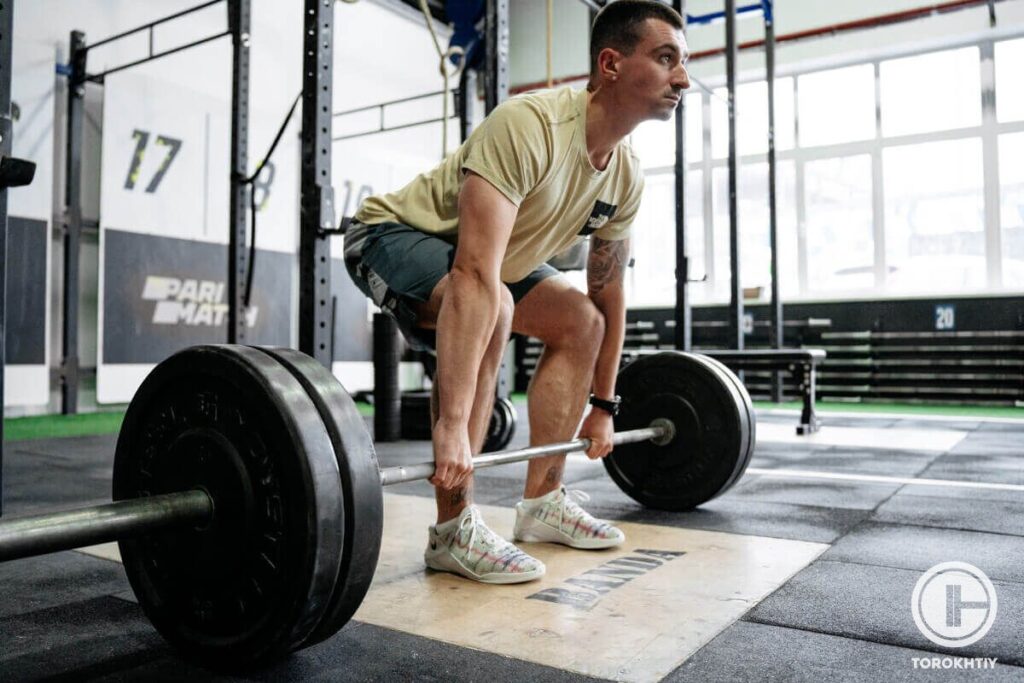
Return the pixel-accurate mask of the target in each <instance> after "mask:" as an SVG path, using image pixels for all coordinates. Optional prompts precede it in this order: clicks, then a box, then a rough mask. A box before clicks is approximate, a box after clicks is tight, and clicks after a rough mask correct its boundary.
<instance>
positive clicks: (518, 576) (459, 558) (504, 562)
mask: <svg viewBox="0 0 1024 683" xmlns="http://www.w3.org/2000/svg"><path fill="white" fill-rule="evenodd" d="M423 559H424V561H425V562H426V563H427V566H428V567H430V568H431V569H436V570H437V571H442V572H452V573H454V574H459V575H461V576H465V577H466V578H467V579H472V580H473V581H480V582H481V583H523V582H526V581H533V580H534V579H539V578H540V577H542V576H544V563H542V562H541V561H540V560H537V559H535V558H533V557H530V556H529V555H527V554H526V553H524V552H523V551H522V550H520V549H519V548H517V547H515V546H514V545H512V544H511V543H509V542H508V541H506V540H505V539H504V538H502V537H501V536H499V535H498V534H496V533H494V532H493V531H491V530H490V529H488V528H487V525H486V524H484V520H483V519H482V518H481V516H480V511H479V510H478V509H477V508H476V506H475V505H469V506H467V507H466V509H465V510H463V511H462V514H460V515H459V516H458V517H457V518H456V519H453V520H449V521H447V522H444V523H443V524H438V525H436V526H431V527H430V533H429V540H428V542H427V549H426V551H425V552H424V553H423Z"/></svg>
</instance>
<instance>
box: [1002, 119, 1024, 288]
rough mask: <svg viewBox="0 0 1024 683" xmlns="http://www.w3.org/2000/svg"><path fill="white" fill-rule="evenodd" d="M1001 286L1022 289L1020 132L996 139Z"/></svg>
mask: <svg viewBox="0 0 1024 683" xmlns="http://www.w3.org/2000/svg"><path fill="white" fill-rule="evenodd" d="M999 183H1000V186H1001V187H1000V193H999V198H1000V200H999V209H1000V211H999V215H1000V219H1001V223H1002V245H1003V286H1004V287H1006V288H1008V289H1015V290H1018V291H1019V290H1021V289H1024V133H1013V134H1011V135H1002V136H1000V137H999Z"/></svg>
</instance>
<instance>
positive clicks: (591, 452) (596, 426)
mask: <svg viewBox="0 0 1024 683" xmlns="http://www.w3.org/2000/svg"><path fill="white" fill-rule="evenodd" d="M614 434H615V424H614V423H613V420H612V416H611V415H609V414H608V413H606V412H605V411H603V410H591V411H590V414H589V415H587V418H586V419H585V420H583V426H582V427H580V438H581V439H590V448H588V449H587V457H588V458H590V459H591V460H597V459H598V458H603V457H604V456H606V455H608V454H609V453H611V452H612V436H613V435H614Z"/></svg>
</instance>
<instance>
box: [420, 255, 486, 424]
mask: <svg viewBox="0 0 1024 683" xmlns="http://www.w3.org/2000/svg"><path fill="white" fill-rule="evenodd" d="M498 286H500V284H499V285H498ZM499 301H500V290H499V289H498V287H497V286H495V285H494V283H490V282H486V281H485V280H484V279H482V278H480V277H478V276H476V275H474V274H473V273H471V272H467V271H462V270H459V269H454V270H452V271H451V273H450V275H449V279H448V289H447V292H446V293H445V297H444V300H443V302H442V304H441V310H440V312H439V313H438V318H437V378H436V381H437V382H439V388H440V415H439V418H440V420H442V421H444V422H446V423H449V424H452V423H457V424H460V425H465V424H467V423H468V421H469V414H470V411H471V410H472V408H473V397H474V395H475V394H476V381H477V377H478V376H479V373H480V363H481V362H482V361H483V356H484V351H485V350H486V348H487V343H488V340H489V339H490V338H491V335H492V334H493V333H494V325H495V322H496V321H497V317H498V305H499Z"/></svg>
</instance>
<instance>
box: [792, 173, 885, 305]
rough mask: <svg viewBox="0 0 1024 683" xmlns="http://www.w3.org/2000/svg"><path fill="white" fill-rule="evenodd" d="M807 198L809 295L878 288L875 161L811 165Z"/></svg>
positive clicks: (806, 191)
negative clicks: (873, 198) (873, 192)
mask: <svg viewBox="0 0 1024 683" xmlns="http://www.w3.org/2000/svg"><path fill="white" fill-rule="evenodd" d="M804 195H805V203H806V226H805V229H806V234H807V239H806V241H807V276H808V291H809V292H812V293H815V292H826V291H854V290H865V289H870V288H872V287H874V286H875V251H874V249H875V247H874V235H873V233H872V220H871V215H872V211H871V157H870V156H868V155H866V154H864V155H858V156H851V157H837V158H832V159H821V160H818V161H809V162H807V164H806V165H805V166H804Z"/></svg>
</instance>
